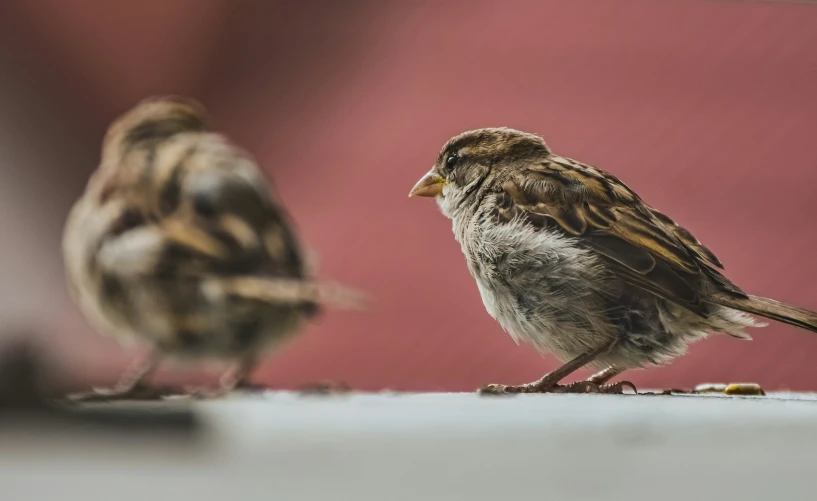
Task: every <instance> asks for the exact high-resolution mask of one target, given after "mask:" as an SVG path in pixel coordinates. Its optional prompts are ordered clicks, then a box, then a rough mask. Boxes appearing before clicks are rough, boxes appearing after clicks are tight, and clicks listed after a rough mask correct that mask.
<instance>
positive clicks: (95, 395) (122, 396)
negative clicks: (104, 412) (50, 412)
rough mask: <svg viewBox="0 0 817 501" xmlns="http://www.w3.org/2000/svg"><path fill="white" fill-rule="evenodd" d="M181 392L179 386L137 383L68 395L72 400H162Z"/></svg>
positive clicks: (78, 401) (77, 401)
mask: <svg viewBox="0 0 817 501" xmlns="http://www.w3.org/2000/svg"><path fill="white" fill-rule="evenodd" d="M176 393H179V389H178V388H172V387H169V386H153V385H147V384H143V383H137V384H134V385H130V386H114V387H113V388H93V389H92V390H91V391H87V392H82V393H74V394H71V395H68V397H67V398H68V400H69V401H70V402H75V403H81V402H114V401H118V400H161V399H162V398H164V397H169V396H171V395H174V394H176Z"/></svg>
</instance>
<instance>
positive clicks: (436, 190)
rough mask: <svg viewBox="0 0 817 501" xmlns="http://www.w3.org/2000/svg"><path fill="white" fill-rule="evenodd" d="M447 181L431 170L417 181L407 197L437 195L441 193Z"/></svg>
mask: <svg viewBox="0 0 817 501" xmlns="http://www.w3.org/2000/svg"><path fill="white" fill-rule="evenodd" d="M446 184H448V181H446V180H445V179H443V178H442V177H440V176H439V175H437V174H435V173H434V171H433V170H430V171H428V174H426V175H425V176H423V178H422V179H420V180H419V181H417V184H415V185H414V188H412V189H411V191H410V192H409V197H437V196H440V195H442V194H443V186H445V185H446Z"/></svg>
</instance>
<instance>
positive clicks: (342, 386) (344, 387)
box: [298, 381, 352, 395]
mask: <svg viewBox="0 0 817 501" xmlns="http://www.w3.org/2000/svg"><path fill="white" fill-rule="evenodd" d="M350 391H352V388H351V387H350V386H349V385H348V384H346V383H344V382H342V381H340V382H338V381H318V382H314V383H307V384H305V385H302V386H301V387H300V388H299V389H298V392H299V393H301V394H302V395H335V394H340V393H349V392H350Z"/></svg>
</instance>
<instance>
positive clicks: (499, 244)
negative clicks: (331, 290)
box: [409, 128, 817, 394]
mask: <svg viewBox="0 0 817 501" xmlns="http://www.w3.org/2000/svg"><path fill="white" fill-rule="evenodd" d="M409 196H410V197H411V196H420V197H434V198H436V200H437V204H438V205H439V207H440V210H441V211H442V213H443V214H444V215H445V216H446V217H448V218H449V219H451V220H452V222H453V232H454V237H455V238H456V240H457V241H458V242H459V244H460V246H461V247H462V252H463V253H464V254H465V258H466V262H467V264H468V270H469V271H470V273H471V275H472V276H473V277H474V279H475V280H476V282H477V287H478V288H479V292H480V295H481V296H482V301H483V303H484V305H485V308H486V309H487V311H488V313H489V314H490V315H491V316H492V317H493V318H494V319H496V321H497V322H499V324H500V325H501V326H502V328H503V329H504V330H505V331H506V332H508V333H509V334H510V335H511V336H512V337H513V338H514V340H516V341H517V342H519V341H520V340H521V341H525V342H528V343H530V344H532V345H533V346H534V347H535V348H536V349H537V350H538V351H539V352H541V353H550V354H553V355H555V356H556V357H557V358H559V359H560V360H561V361H562V362H564V365H562V366H561V367H559V368H558V369H556V370H555V371H553V372H551V373H549V374H547V375H545V376H544V377H542V378H541V379H539V380H538V381H535V382H532V383H529V384H523V385H517V386H512V385H502V384H492V385H488V386H486V387H484V388H482V389H481V390H480V391H481V392H483V393H488V394H492V393H538V392H541V393H548V392H588V391H593V392H609V393H621V392H623V389H624V388H625V387H630V388H632V389H633V390H635V387H634V386H633V385H632V383H630V382H627V381H621V382H619V383H616V384H608V383H609V382H610V381H611V380H612V379H613V378H615V377H616V376H618V375H619V374H621V373H622V372H623V371H625V370H628V369H637V368H643V367H649V366H658V365H663V364H666V363H667V362H669V361H670V360H672V359H673V358H675V357H677V356H679V355H682V354H683V353H684V352H685V351H686V347H687V345H688V344H690V343H691V342H693V341H697V340H699V339H701V338H704V337H706V336H707V335H709V334H711V333H726V334H728V335H730V336H733V337H735V338H739V339H751V338H750V337H749V336H748V335H747V334H746V333H745V329H746V328H748V327H762V326H764V325H766V324H764V323H760V322H758V321H757V320H756V319H754V318H753V317H752V316H750V315H749V314H751V315H757V316H760V317H765V318H768V319H773V320H777V321H779V322H783V323H786V324H790V325H794V326H797V327H800V328H803V329H807V330H810V331H813V332H817V313H815V312H813V311H809V310H805V309H801V308H797V307H794V306H790V305H787V304H783V303H781V302H778V301H775V300H773V299H768V298H764V297H759V296H754V295H751V294H747V293H745V292H743V291H742V290H741V289H740V288H739V287H738V286H736V285H735V284H733V283H732V282H731V281H730V280H729V279H728V278H726V277H725V276H724V274H723V265H722V264H721V262H720V261H719V260H718V258H717V257H715V255H714V254H713V253H712V252H711V251H710V250H709V249H707V248H706V247H704V245H703V244H701V242H700V241H698V240H697V239H696V238H695V237H694V236H693V235H692V233H690V232H689V231H688V230H686V229H685V228H683V227H681V226H679V225H678V224H676V223H675V222H674V221H673V220H672V219H670V218H669V217H667V216H666V215H664V214H662V213H661V212H659V211H658V210H656V209H655V208H653V207H651V206H650V205H648V204H647V203H646V202H644V201H643V200H642V199H641V198H640V197H639V196H638V195H637V194H636V193H635V192H633V190H631V189H630V188H628V187H627V186H626V185H625V184H624V183H623V182H621V181H620V180H618V179H617V178H616V177H614V176H613V175H611V174H609V173H607V172H605V171H603V170H601V169H597V168H595V167H591V166H590V165H587V164H584V163H582V162H578V161H576V160H572V159H570V158H567V157H563V156H559V155H556V154H554V153H553V152H552V151H551V150H550V148H549V147H548V146H547V144H545V141H544V140H543V139H542V138H541V137H539V136H537V135H534V134H529V133H525V132H522V131H518V130H514V129H510V128H486V129H479V130H472V131H468V132H464V133H462V134H460V135H458V136H455V137H453V138H452V139H450V140H449V141H448V142H447V143H446V144H445V145H444V146H443V148H442V150H441V151H440V153H439V156H438V157H437V161H436V163H435V164H434V166H433V167H432V168H431V170H430V171H429V172H428V173H427V174H426V175H425V176H423V177H422V179H420V181H419V182H417V184H416V185H415V186H414V188H412V190H411V192H410V193H409ZM584 366H590V367H594V368H596V369H600V372H598V373H596V374H595V375H594V376H592V377H591V378H590V379H589V380H587V381H580V382H577V383H573V384H568V385H562V384H560V382H561V381H562V379H563V378H565V377H566V376H568V375H569V374H571V373H572V372H574V371H575V370H577V369H579V368H580V367H584Z"/></svg>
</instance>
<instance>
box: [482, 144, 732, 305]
mask: <svg viewBox="0 0 817 501" xmlns="http://www.w3.org/2000/svg"><path fill="white" fill-rule="evenodd" d="M495 215H496V217H497V220H498V221H511V220H513V219H515V218H522V219H524V220H525V221H527V222H528V223H530V224H532V225H534V226H537V227H545V226H551V227H554V228H558V229H559V230H560V231H562V232H563V233H564V235H565V236H567V237H571V238H575V239H576V241H577V242H578V244H579V245H581V246H583V247H585V248H588V249H591V250H593V251H594V252H596V253H598V254H599V255H600V256H602V257H603V259H605V261H606V262H607V263H608V264H609V266H608V268H609V269H610V270H611V272H612V273H614V274H616V275H617V276H619V277H620V278H621V279H623V280H625V281H627V282H629V283H631V284H633V285H635V286H638V287H641V288H643V289H645V290H647V291H650V292H652V293H654V294H656V295H658V296H660V297H662V298H664V299H666V300H669V301H672V302H674V303H677V304H680V305H683V306H685V307H687V308H688V309H690V310H692V311H695V312H697V313H699V314H702V315H704V314H705V311H706V310H705V308H704V307H703V306H702V304H701V301H702V298H701V294H700V292H701V291H700V287H701V283H702V281H703V280H708V281H710V282H712V283H713V284H714V286H715V287H716V288H717V289H722V290H726V291H729V292H731V293H734V294H737V295H743V293H742V291H740V289H738V288H737V287H736V286H735V285H734V284H732V283H731V282H729V280H728V279H726V278H725V277H723V275H721V274H720V273H719V272H718V271H717V270H716V269H715V268H716V267H720V262H719V261H718V260H717V258H716V257H715V256H714V254H712V252H711V251H709V250H708V249H707V248H706V247H704V246H703V245H702V244H701V243H700V242H698V240H696V239H695V237H693V236H692V234H691V233H690V232H689V231H687V230H685V229H684V228H682V227H680V226H678V225H677V224H675V223H674V222H673V221H672V220H671V219H669V218H668V217H666V216H664V215H663V214H661V213H660V212H658V211H657V210H655V209H653V208H651V207H649V206H647V205H646V204H644V203H643V202H642V201H641V199H640V198H639V197H638V195H636V194H635V193H634V192H633V191H632V190H631V189H629V188H628V187H627V186H626V185H625V184H624V183H622V182H621V181H619V180H618V179H617V178H615V177H614V176H612V175H610V174H608V173H606V172H604V171H601V170H599V169H596V168H594V167H591V166H589V165H585V164H582V163H580V162H576V161H574V160H570V159H567V158H564V157H558V156H550V157H549V158H548V159H547V160H545V161H542V162H539V163H536V164H531V165H529V166H528V167H527V168H525V169H524V170H522V171H519V172H517V173H515V174H514V175H512V176H511V177H510V178H509V179H507V180H506V181H505V182H504V183H503V185H502V192H501V193H500V197H499V201H498V203H497V207H496V211H495Z"/></svg>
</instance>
